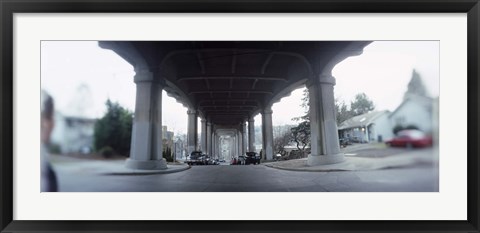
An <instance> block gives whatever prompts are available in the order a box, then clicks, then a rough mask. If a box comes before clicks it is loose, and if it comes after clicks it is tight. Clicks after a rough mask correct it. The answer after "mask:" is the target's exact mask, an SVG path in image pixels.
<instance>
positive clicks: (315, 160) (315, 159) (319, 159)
mask: <svg viewBox="0 0 480 233" xmlns="http://www.w3.org/2000/svg"><path fill="white" fill-rule="evenodd" d="M343 161H345V155H344V154H343V153H340V154H334V155H312V154H309V155H308V160H307V165H308V166H318V165H328V164H334V163H341V162H343Z"/></svg>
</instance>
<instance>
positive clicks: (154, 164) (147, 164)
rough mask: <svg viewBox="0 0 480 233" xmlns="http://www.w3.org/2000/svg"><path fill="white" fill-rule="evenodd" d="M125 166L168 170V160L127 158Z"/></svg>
mask: <svg viewBox="0 0 480 233" xmlns="http://www.w3.org/2000/svg"><path fill="white" fill-rule="evenodd" d="M125 166H126V167H128V168H131V169H140V170H166V169H167V161H166V160H165V159H163V158H162V159H161V160H147V161H142V160H134V159H130V158H129V159H127V160H126V161H125Z"/></svg>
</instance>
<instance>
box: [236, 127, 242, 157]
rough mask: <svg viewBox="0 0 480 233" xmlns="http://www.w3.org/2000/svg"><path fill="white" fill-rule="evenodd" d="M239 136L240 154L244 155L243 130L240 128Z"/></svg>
mask: <svg viewBox="0 0 480 233" xmlns="http://www.w3.org/2000/svg"><path fill="white" fill-rule="evenodd" d="M237 137H238V153H239V154H240V155H243V142H242V137H243V136H242V132H241V131H240V130H239V131H238V132H237Z"/></svg>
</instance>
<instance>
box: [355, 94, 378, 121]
mask: <svg viewBox="0 0 480 233" xmlns="http://www.w3.org/2000/svg"><path fill="white" fill-rule="evenodd" d="M374 109H375V105H374V104H373V102H372V101H371V100H370V99H369V98H368V97H367V95H366V94H365V93H360V94H357V95H355V99H354V100H353V101H352V102H351V103H350V111H351V112H352V116H358V115H362V114H365V113H367V112H369V111H372V110H374Z"/></svg>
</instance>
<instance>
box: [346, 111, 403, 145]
mask: <svg viewBox="0 0 480 233" xmlns="http://www.w3.org/2000/svg"><path fill="white" fill-rule="evenodd" d="M389 113H390V112H389V111H372V112H369V113H365V114H362V115H359V116H355V117H352V118H350V119H348V120H346V121H344V122H342V123H341V124H340V125H339V126H338V135H339V137H340V138H349V139H351V140H353V141H355V142H374V141H377V142H382V141H385V140H388V139H391V138H392V137H393V136H394V135H393V131H392V126H391V124H390V119H389Z"/></svg>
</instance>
